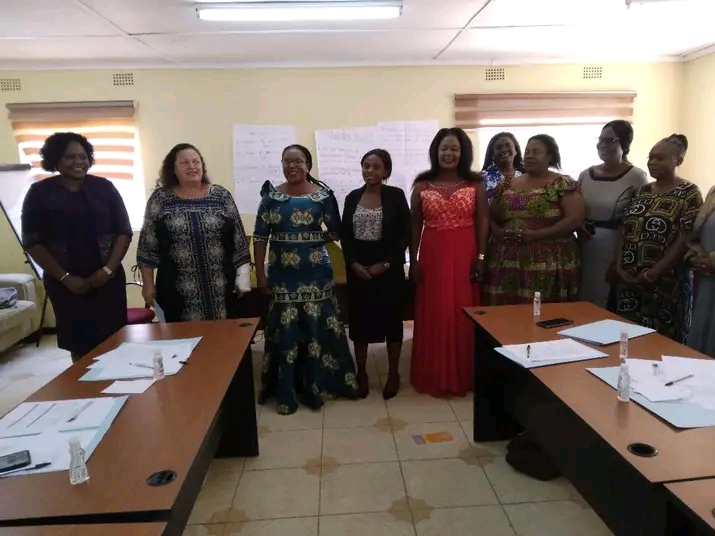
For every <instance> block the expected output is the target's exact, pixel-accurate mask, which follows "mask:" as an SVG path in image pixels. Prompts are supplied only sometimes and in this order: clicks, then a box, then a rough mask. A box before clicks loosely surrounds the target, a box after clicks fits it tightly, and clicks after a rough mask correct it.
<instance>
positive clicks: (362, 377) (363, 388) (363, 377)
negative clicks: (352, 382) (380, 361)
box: [357, 372, 370, 398]
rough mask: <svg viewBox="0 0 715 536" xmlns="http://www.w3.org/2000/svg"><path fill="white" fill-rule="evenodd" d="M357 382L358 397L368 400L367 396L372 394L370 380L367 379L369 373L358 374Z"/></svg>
mask: <svg viewBox="0 0 715 536" xmlns="http://www.w3.org/2000/svg"><path fill="white" fill-rule="evenodd" d="M357 382H358V389H357V395H358V396H359V397H360V398H367V395H369V394H370V385H369V380H368V377H367V372H360V373H358V377H357Z"/></svg>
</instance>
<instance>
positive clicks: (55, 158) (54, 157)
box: [40, 132, 94, 173]
mask: <svg viewBox="0 0 715 536" xmlns="http://www.w3.org/2000/svg"><path fill="white" fill-rule="evenodd" d="M73 141H76V142H77V143H79V144H80V145H81V146H82V148H83V149H84V152H85V153H87V160H89V167H92V166H93V165H94V147H92V144H91V143H89V140H88V139H87V138H85V137H84V136H82V134H77V133H76V132H55V133H54V134H52V136H50V137H49V138H47V139H46V140H45V143H44V144H43V145H42V149H40V156H41V157H42V169H44V170H45V171H47V172H48V173H56V172H57V165H58V164H59V163H60V160H61V159H62V157H63V156H64V154H65V152H67V147H68V146H69V144H70V143H72V142H73Z"/></svg>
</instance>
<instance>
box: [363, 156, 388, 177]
mask: <svg viewBox="0 0 715 536" xmlns="http://www.w3.org/2000/svg"><path fill="white" fill-rule="evenodd" d="M370 156H376V157H378V158H379V159H380V161H381V162H382V167H384V168H385V180H387V179H389V178H390V175H392V157H391V156H390V153H388V152H387V151H386V150H385V149H371V150H369V151H368V152H366V153H365V154H364V155H363V157H362V158H361V159H360V165H361V166H362V165H364V164H365V160H367V159H368V157H370Z"/></svg>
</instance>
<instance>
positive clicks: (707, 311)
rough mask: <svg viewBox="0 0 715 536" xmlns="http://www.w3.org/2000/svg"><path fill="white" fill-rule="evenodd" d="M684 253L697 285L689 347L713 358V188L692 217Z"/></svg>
mask: <svg viewBox="0 0 715 536" xmlns="http://www.w3.org/2000/svg"><path fill="white" fill-rule="evenodd" d="M687 256H688V257H689V259H690V266H691V267H692V268H693V271H694V272H695V276H696V281H697V287H698V293H697V296H696V298H695V306H694V309H693V317H692V325H691V327H690V333H689V334H688V346H690V347H691V348H693V349H695V350H697V351H698V352H702V353H703V354H706V355H709V356H710V357H715V187H713V188H712V189H711V190H710V192H708V195H707V197H706V198H705V202H704V203H703V205H702V207H700V212H698V216H697V218H696V219H695V223H694V225H693V230H692V231H691V232H690V238H689V240H688V253H687Z"/></svg>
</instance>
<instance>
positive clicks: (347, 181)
mask: <svg viewBox="0 0 715 536" xmlns="http://www.w3.org/2000/svg"><path fill="white" fill-rule="evenodd" d="M315 146H316V149H317V155H318V178H319V179H320V180H321V181H323V182H324V183H325V184H327V185H328V186H329V187H330V189H331V190H333V192H334V194H335V198H336V199H337V201H338V206H339V207H340V210H341V211H342V209H343V207H344V206H345V197H346V196H347V195H348V194H349V193H350V192H351V191H352V190H354V189H356V188H360V187H361V186H362V185H363V184H364V181H363V180H362V167H361V166H360V160H361V159H362V157H363V155H364V154H365V153H366V152H368V151H369V150H371V149H375V148H377V128H376V127H373V126H370V127H357V128H345V129H335V130H316V131H315Z"/></svg>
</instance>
